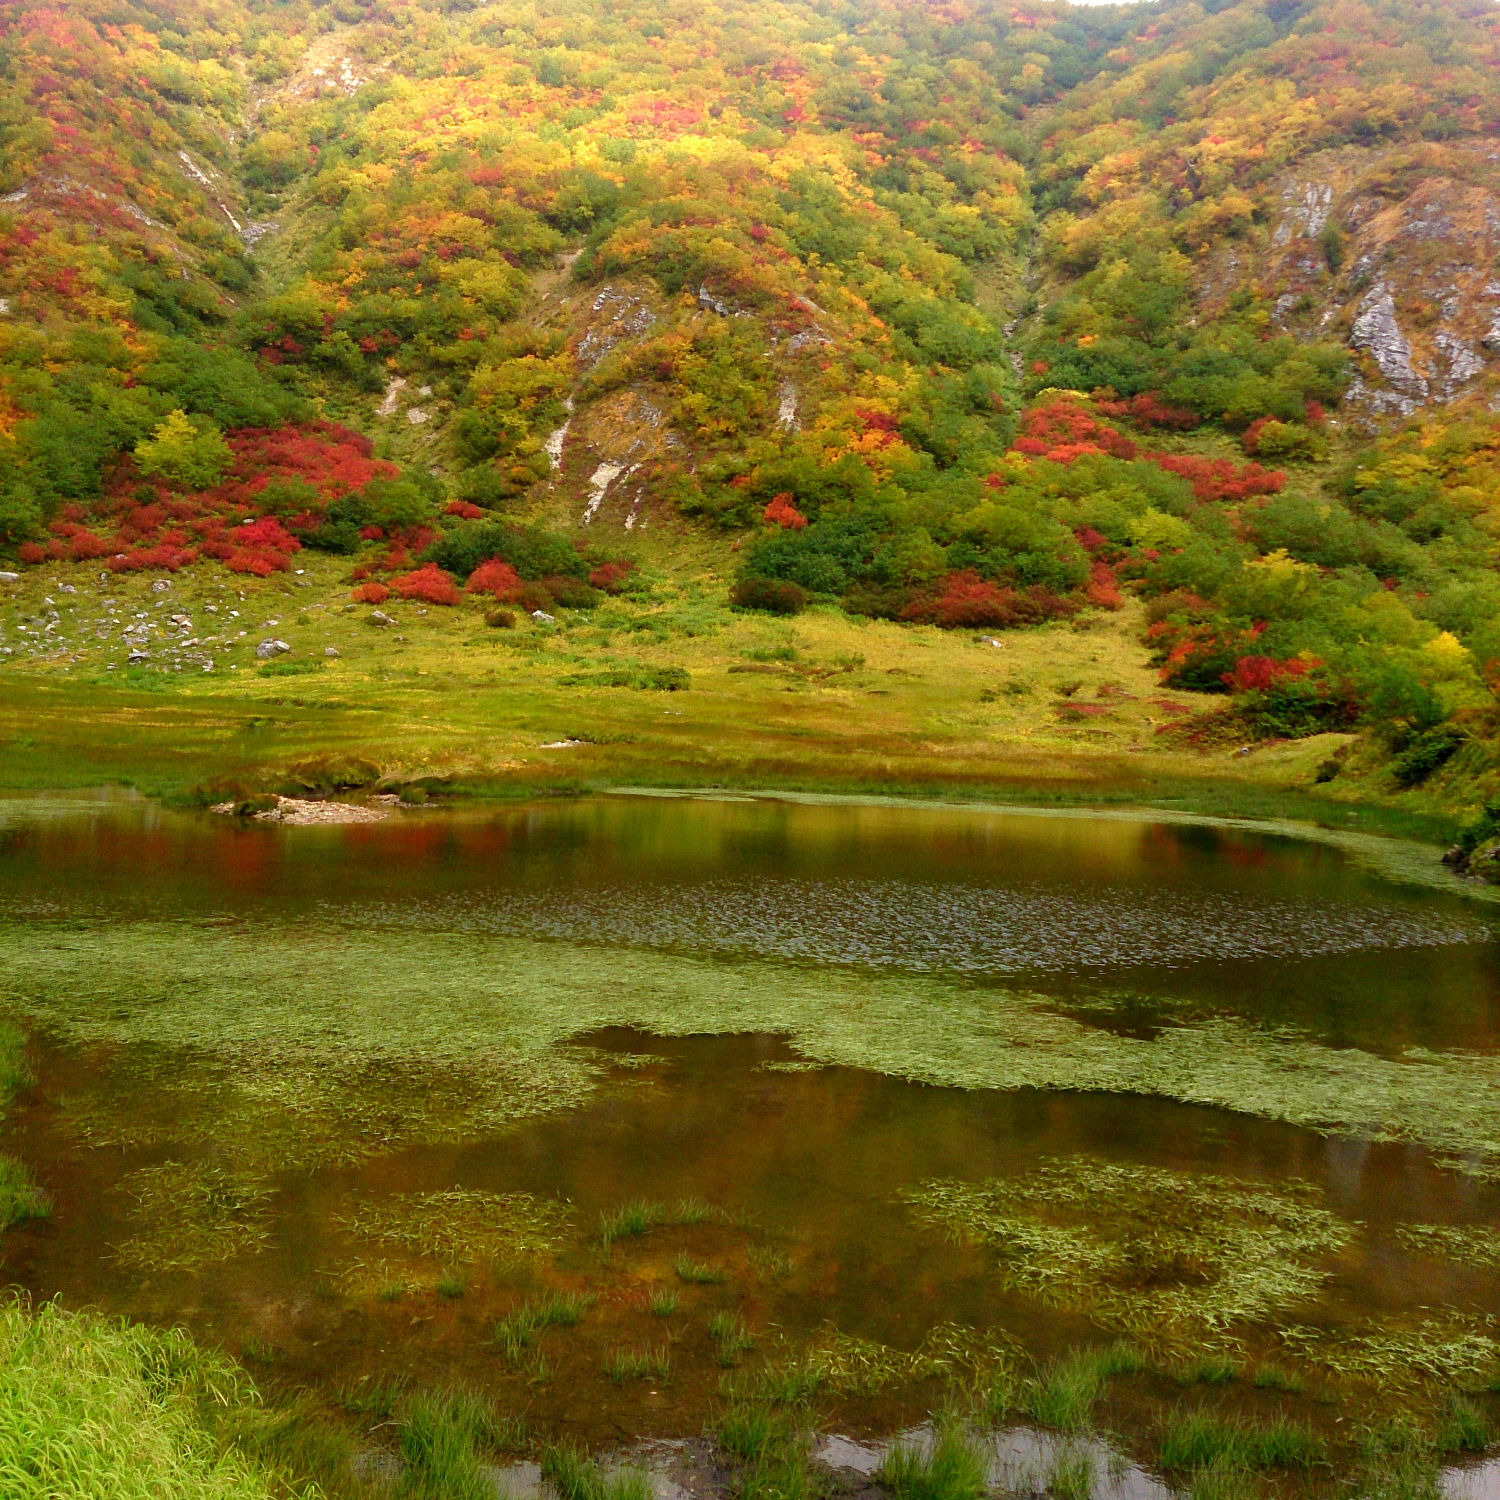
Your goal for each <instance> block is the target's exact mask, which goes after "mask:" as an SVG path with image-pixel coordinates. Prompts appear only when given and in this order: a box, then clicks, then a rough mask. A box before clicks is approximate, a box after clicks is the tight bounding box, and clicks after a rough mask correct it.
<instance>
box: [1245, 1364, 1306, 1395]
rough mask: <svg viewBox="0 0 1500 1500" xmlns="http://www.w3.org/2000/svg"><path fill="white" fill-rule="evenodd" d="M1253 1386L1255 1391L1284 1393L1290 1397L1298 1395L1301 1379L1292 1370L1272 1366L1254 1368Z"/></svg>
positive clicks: (1301, 1383) (1300, 1389) (1301, 1385)
mask: <svg viewBox="0 0 1500 1500" xmlns="http://www.w3.org/2000/svg"><path fill="white" fill-rule="evenodd" d="M1254 1384H1255V1387H1256V1389H1257V1390H1262V1391H1285V1392H1286V1393H1287V1394H1288V1395H1292V1396H1295V1395H1298V1394H1300V1392H1301V1391H1302V1387H1303V1381H1302V1377H1301V1376H1300V1375H1298V1374H1297V1373H1296V1372H1295V1371H1294V1370H1284V1369H1282V1367H1281V1366H1280V1365H1272V1364H1266V1365H1257V1366H1256V1368H1255V1376H1254Z"/></svg>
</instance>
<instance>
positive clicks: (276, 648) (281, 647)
mask: <svg viewBox="0 0 1500 1500" xmlns="http://www.w3.org/2000/svg"><path fill="white" fill-rule="evenodd" d="M291 649H292V648H291V647H290V646H288V645H287V643H286V642H285V641H278V640H275V639H274V638H273V639H269V640H264V641H262V642H261V643H260V645H258V646H257V647H256V648H255V654H256V655H257V656H258V657H259V658H260V659H261V660H262V661H270V660H271V658H272V657H273V656H281V655H282V654H284V653H285V652H287V651H290V650H291Z"/></svg>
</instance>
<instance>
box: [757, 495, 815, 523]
mask: <svg viewBox="0 0 1500 1500" xmlns="http://www.w3.org/2000/svg"><path fill="white" fill-rule="evenodd" d="M761 518H762V519H763V520H766V521H769V522H770V523H771V524H772V525H773V526H780V527H781V528H782V529H783V530H788V529H790V530H792V531H801V530H802V528H803V527H804V526H806V525H807V517H806V516H804V515H803V514H802V512H801V511H800V510H798V509H797V507H796V506H795V505H793V504H792V496H791V492H790V491H789V490H788V491H785V492H783V493H782V494H780V495H773V496H772V497H771V499H770V501H769V503H768V504H767V505H766V508H765V509H764V510H763V511H762V512H761Z"/></svg>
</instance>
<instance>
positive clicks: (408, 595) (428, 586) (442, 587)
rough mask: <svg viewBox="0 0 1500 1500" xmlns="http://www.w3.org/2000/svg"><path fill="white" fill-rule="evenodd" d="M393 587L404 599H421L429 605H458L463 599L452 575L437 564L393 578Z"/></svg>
mask: <svg viewBox="0 0 1500 1500" xmlns="http://www.w3.org/2000/svg"><path fill="white" fill-rule="evenodd" d="M391 587H392V588H393V589H395V591H396V592H397V593H398V594H400V595H401V597H402V598H403V599H421V600H423V601H424V602H426V603H428V604H457V603H458V601H459V600H460V599H461V598H463V595H462V594H460V593H459V591H458V588H457V585H455V583H454V582H453V577H452V575H451V574H449V573H445V572H444V571H443V570H442V569H441V568H440V567H438V565H437V564H436V563H426V564H425V565H424V566H422V567H420V568H418V569H416V570H415V571H414V572H411V573H403V574H402V575H401V576H400V577H399V578H393V579H392V580H391Z"/></svg>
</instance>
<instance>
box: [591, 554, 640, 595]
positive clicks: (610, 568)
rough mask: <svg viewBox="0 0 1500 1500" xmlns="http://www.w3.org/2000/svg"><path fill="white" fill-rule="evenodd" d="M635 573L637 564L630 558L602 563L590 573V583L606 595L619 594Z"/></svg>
mask: <svg viewBox="0 0 1500 1500" xmlns="http://www.w3.org/2000/svg"><path fill="white" fill-rule="evenodd" d="M633 572H635V564H634V563H633V562H631V560H630V559H629V558H628V557H622V558H620V559H618V560H617V561H615V562H606V563H600V564H599V566H598V567H597V568H594V569H593V570H592V571H591V572H590V573H589V582H590V583H591V584H593V586H594V587H595V588H596V589H601V590H603V592H604V593H606V594H618V593H619V592H620V591H621V590H622V589H623V588H624V587H625V584H626V582H627V581H628V580H629V578H630V575H631V574H632V573H633Z"/></svg>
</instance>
